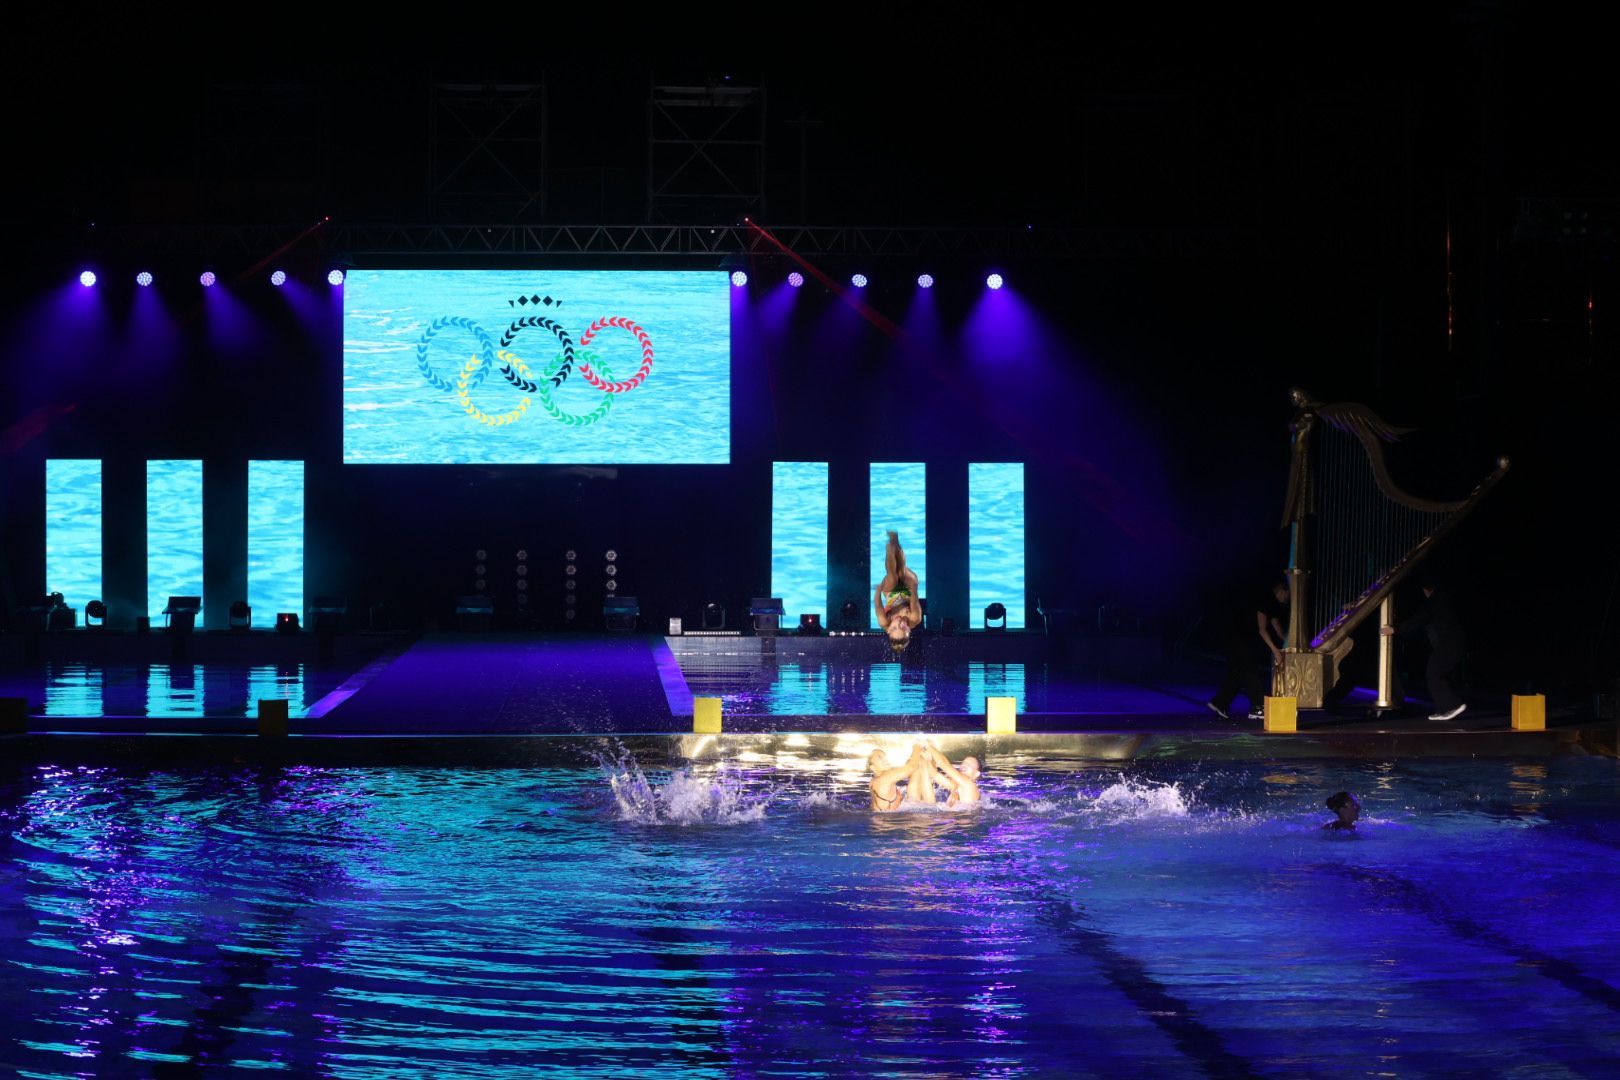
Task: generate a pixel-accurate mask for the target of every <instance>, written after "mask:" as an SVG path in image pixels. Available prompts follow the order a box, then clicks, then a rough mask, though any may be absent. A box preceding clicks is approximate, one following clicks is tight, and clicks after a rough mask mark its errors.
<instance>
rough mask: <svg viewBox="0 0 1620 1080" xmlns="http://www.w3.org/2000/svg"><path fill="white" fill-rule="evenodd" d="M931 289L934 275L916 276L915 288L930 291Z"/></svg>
mask: <svg viewBox="0 0 1620 1080" xmlns="http://www.w3.org/2000/svg"><path fill="white" fill-rule="evenodd" d="M933 287H934V275H933V274H918V275H917V288H919V289H932V288H933Z"/></svg>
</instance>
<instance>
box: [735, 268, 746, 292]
mask: <svg viewBox="0 0 1620 1080" xmlns="http://www.w3.org/2000/svg"><path fill="white" fill-rule="evenodd" d="M731 283H732V284H733V285H735V286H737V288H739V289H740V288H742V287H743V286H744V285H746V284H748V275H747V274H746V273H744V272H743V271H741V270H733V271H732V272H731Z"/></svg>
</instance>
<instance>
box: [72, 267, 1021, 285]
mask: <svg viewBox="0 0 1620 1080" xmlns="http://www.w3.org/2000/svg"><path fill="white" fill-rule="evenodd" d="M97 280H99V279H98V278H97V277H96V272H95V271H94V270H86V271H84V272H83V273H81V274H80V275H79V284H80V285H83V286H84V287H85V288H87V289H88V288H91V287H93V286H94V285H95V284H96V282H97ZM156 280H157V279H156V278H154V277H153V276H152V272H151V271H150V270H142V271H141V272H140V273H138V274H136V275H135V284H137V285H139V286H140V287H141V288H143V289H144V288H146V287H147V286H149V285H151V284H152V283H153V282H154V281H156ZM787 281H788V284H789V285H791V286H793V287H794V288H795V289H797V288H800V287H801V286H803V285H804V275H803V274H801V273H799V272H798V271H797V270H795V271H793V272H792V273H791V274H789V275H788V276H787ZM218 282H219V278H218V277H217V276H216V275H215V274H214V272H213V271H212V270H204V271H203V272H202V275H201V276H200V277H198V278H197V283H198V284H200V285H201V286H202V287H203V288H205V289H211V288H213V287H214V286H215V285H216V284H218ZM286 283H287V272H286V271H285V270H273V271H271V273H270V284H272V285H276V286H281V285H285V284H286ZM326 283H327V284H328V285H341V284H343V271H341V270H333V271H332V272H331V273H329V274H327V275H326ZM731 283H732V284H733V285H735V286H736V287H737V288H739V289H740V288H742V287H743V286H744V285H747V284H748V274H747V273H746V272H745V271H742V270H733V271H732V273H731ZM849 283H850V285H851V286H853V287H854V288H857V289H864V288H866V287H867V286H868V285H870V284H871V283H872V280H871V279H870V278H868V277H867V276H866V275H865V274H854V275H851V277H850V279H849ZM1006 283H1007V279H1006V278H1004V277H1002V276H1001V275H1000V274H991V275H990V276H989V277H987V278H985V279H984V284H985V287H986V288H990V289H999V288H1001V287H1002V286H1003V285H1005V284H1006ZM933 287H934V275H932V274H918V275H917V288H919V289H932V288H933Z"/></svg>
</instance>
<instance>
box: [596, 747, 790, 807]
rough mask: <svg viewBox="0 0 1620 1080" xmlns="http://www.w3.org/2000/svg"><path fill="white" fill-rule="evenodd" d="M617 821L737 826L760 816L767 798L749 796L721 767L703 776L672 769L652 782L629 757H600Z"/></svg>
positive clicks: (740, 780) (738, 777)
mask: <svg viewBox="0 0 1620 1080" xmlns="http://www.w3.org/2000/svg"><path fill="white" fill-rule="evenodd" d="M597 764H598V765H599V766H600V767H601V769H602V771H603V773H604V774H605V775H606V776H607V780H608V787H609V789H610V790H611V791H612V792H613V801H614V802H615V803H617V804H618V808H619V819H620V820H621V821H634V822H637V823H639V824H642V825H698V824H719V825H737V824H741V823H743V822H749V821H760V820H763V819H764V817H765V807H766V805H767V804H768V803H769V802H770V799H769V796H759V795H753V794H750V793H749V791H748V790H747V786H746V784H745V783H744V782H743V778H742V776H741V775H739V774H738V773H737V772H735V771H733V770H731V769H728V768H726V767H725V766H721V767H720V768H718V769H716V770H715V771H714V772H713V773H710V774H708V775H698V774H697V773H695V772H693V771H691V770H689V769H677V770H675V771H674V772H672V773H671V774H670V775H669V779H668V780H666V781H664V782H662V783H655V782H654V781H653V780H651V779H649V778H648V777H647V774H646V773H645V772H643V771H642V768H641V765H640V764H639V763H637V761H636V760H635V758H633V757H631V756H630V755H629V754H628V753H624V752H623V751H622V749H621V752H620V753H619V755H618V756H616V757H601V758H599V759H598V761H597Z"/></svg>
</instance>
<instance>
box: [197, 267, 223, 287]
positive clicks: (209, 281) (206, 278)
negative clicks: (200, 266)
mask: <svg viewBox="0 0 1620 1080" xmlns="http://www.w3.org/2000/svg"><path fill="white" fill-rule="evenodd" d="M197 280H198V281H200V282H202V287H203V288H205V289H212V288H213V287H214V282H216V281H218V280H219V279H218V278H216V277H215V276H214V272H213V271H212V270H204V271H203V272H202V277H200V278H198V279H197Z"/></svg>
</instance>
